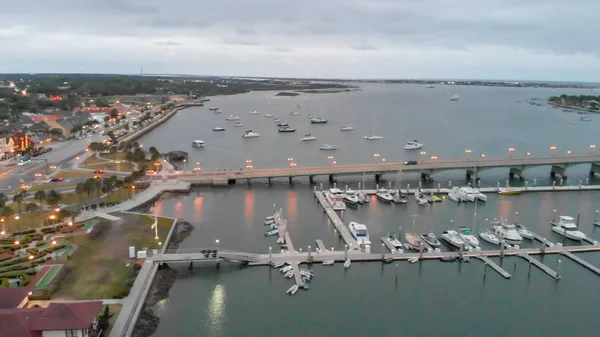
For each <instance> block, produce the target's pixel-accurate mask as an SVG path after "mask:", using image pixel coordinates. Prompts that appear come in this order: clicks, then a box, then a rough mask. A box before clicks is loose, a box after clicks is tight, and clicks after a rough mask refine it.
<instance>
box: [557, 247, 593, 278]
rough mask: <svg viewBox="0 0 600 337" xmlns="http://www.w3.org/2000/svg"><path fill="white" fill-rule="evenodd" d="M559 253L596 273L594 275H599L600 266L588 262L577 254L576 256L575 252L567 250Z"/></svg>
mask: <svg viewBox="0 0 600 337" xmlns="http://www.w3.org/2000/svg"><path fill="white" fill-rule="evenodd" d="M561 254H562V255H564V256H566V257H568V258H570V259H571V260H573V261H575V262H577V263H579V264H580V265H582V266H584V267H585V268H587V269H588V270H590V271H592V272H594V273H596V275H600V268H598V267H596V266H594V265H592V264H591V263H589V262H587V261H586V260H584V259H582V258H580V257H579V256H577V255H575V254H573V253H571V252H567V251H564V252H561Z"/></svg>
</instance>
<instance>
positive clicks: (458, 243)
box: [442, 229, 465, 248]
mask: <svg viewBox="0 0 600 337" xmlns="http://www.w3.org/2000/svg"><path fill="white" fill-rule="evenodd" d="M442 239H444V240H445V241H446V242H448V243H449V244H451V245H452V246H454V247H456V248H460V247H462V246H463V245H464V244H465V242H464V241H463V240H462V239H461V238H460V236H459V235H458V233H457V232H456V231H455V230H452V229H451V230H447V231H444V232H443V233H442Z"/></svg>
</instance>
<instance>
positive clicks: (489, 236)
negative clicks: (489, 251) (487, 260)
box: [479, 229, 500, 245]
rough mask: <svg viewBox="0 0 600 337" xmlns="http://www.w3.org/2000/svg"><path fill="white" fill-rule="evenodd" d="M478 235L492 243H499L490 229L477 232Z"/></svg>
mask: <svg viewBox="0 0 600 337" xmlns="http://www.w3.org/2000/svg"><path fill="white" fill-rule="evenodd" d="M479 237H480V238H481V239H483V240H484V241H487V242H489V243H491V244H493V245H499V244H500V239H499V238H498V237H497V236H496V235H494V234H493V233H492V232H491V231H490V230H488V229H486V230H484V231H482V232H480V233H479Z"/></svg>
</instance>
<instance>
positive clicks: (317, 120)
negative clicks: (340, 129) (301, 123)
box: [310, 117, 327, 124]
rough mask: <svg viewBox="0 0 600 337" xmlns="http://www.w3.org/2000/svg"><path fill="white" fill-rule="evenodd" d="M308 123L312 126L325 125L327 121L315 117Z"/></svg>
mask: <svg viewBox="0 0 600 337" xmlns="http://www.w3.org/2000/svg"><path fill="white" fill-rule="evenodd" d="M310 122H311V123H312V124H325V123H327V120H326V119H324V118H321V117H315V118H311V119H310Z"/></svg>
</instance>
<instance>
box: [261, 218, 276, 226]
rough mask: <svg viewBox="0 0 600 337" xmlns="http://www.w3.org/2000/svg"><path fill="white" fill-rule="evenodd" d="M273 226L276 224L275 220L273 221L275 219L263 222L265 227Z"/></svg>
mask: <svg viewBox="0 0 600 337" xmlns="http://www.w3.org/2000/svg"><path fill="white" fill-rule="evenodd" d="M273 224H275V220H273V219H269V220H265V221H264V222H263V225H265V226H271V225H273Z"/></svg>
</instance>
